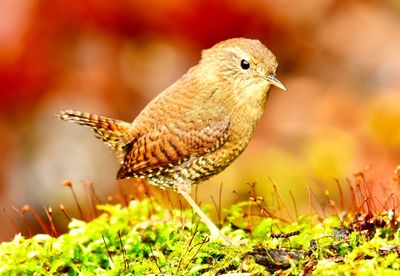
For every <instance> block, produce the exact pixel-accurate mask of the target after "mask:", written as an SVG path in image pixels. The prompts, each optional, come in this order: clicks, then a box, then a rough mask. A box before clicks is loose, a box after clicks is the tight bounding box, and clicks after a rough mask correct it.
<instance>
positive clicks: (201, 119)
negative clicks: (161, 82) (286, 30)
mask: <svg viewBox="0 0 400 276" xmlns="http://www.w3.org/2000/svg"><path fill="white" fill-rule="evenodd" d="M277 66H278V63H277V61H276V58H275V56H274V55H273V54H272V53H271V51H269V50H268V49H267V47H265V46H264V45H263V44H262V43H261V42H260V41H258V40H252V39H246V38H232V39H228V40H225V41H222V42H219V43H217V44H216V45H214V46H213V47H211V48H210V49H207V50H203V52H202V55H201V60H200V62H199V63H198V64H197V65H195V66H194V67H192V68H190V69H189V71H188V72H187V73H186V74H184V75H183V76H182V77H181V78H180V79H178V80H177V81H176V82H175V83H174V84H172V85H171V86H170V87H168V88H167V89H165V90H164V91H163V92H161V93H160V94H159V95H158V96H157V97H155V98H154V99H153V100H152V101H151V102H150V103H149V104H148V105H147V106H146V107H145V108H144V109H143V110H142V111H141V112H140V114H139V115H138V116H137V117H136V119H135V120H134V121H133V122H132V123H127V122H124V121H120V120H115V119H109V118H106V117H102V116H98V115H94V114H89V113H82V112H79V111H71V110H67V111H61V112H59V113H58V114H57V115H58V116H59V117H60V118H61V119H63V120H65V121H69V122H74V123H78V124H80V125H84V126H88V127H90V128H91V129H92V130H93V132H94V134H95V136H96V137H97V138H99V139H101V140H102V141H104V142H105V143H106V144H107V145H108V146H110V147H111V148H112V149H113V150H114V151H115V152H116V155H117V157H118V158H119V159H120V161H121V164H122V165H121V168H120V169H119V171H118V174H117V179H124V178H144V179H146V180H147V181H148V182H149V183H150V184H153V185H156V186H158V187H160V188H164V189H173V190H175V191H176V192H178V193H180V194H181V195H182V196H183V197H184V198H185V199H186V200H187V201H188V203H189V204H190V205H191V206H192V207H193V208H194V210H195V211H196V212H197V213H198V214H199V216H200V217H201V219H202V220H203V222H204V223H205V224H206V225H207V226H208V228H209V229H210V231H211V236H212V237H223V236H222V235H221V234H220V232H219V230H218V228H217V227H216V226H215V225H214V224H213V223H212V222H211V220H210V219H209V218H208V217H207V216H206V215H205V214H204V213H203V212H202V211H201V209H200V208H199V207H198V205H197V204H196V203H195V202H194V200H193V199H192V198H191V197H190V195H189V193H190V190H191V186H192V185H194V184H198V183H200V182H201V181H204V180H206V179H208V178H209V177H211V176H213V175H215V174H218V173H219V172H221V171H222V170H223V169H225V168H226V167H227V166H229V164H231V163H232V162H233V161H234V160H235V159H236V158H237V157H238V156H239V155H240V154H241V153H242V152H243V150H244V149H245V148H246V146H247V144H248V143H249V141H250V139H251V136H252V134H253V131H254V128H255V127H256V125H257V122H258V121H259V120H260V118H261V116H262V114H263V111H264V108H265V105H266V102H267V99H268V93H269V91H270V88H271V85H274V86H276V87H278V88H280V89H282V90H284V91H286V88H285V86H284V85H283V84H282V83H281V82H280V81H279V80H278V79H277V78H276V69H277Z"/></svg>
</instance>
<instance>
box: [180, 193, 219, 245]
mask: <svg viewBox="0 0 400 276" xmlns="http://www.w3.org/2000/svg"><path fill="white" fill-rule="evenodd" d="M178 192H179V193H180V194H181V195H182V196H183V197H184V198H185V199H186V201H187V202H188V203H189V204H190V206H192V208H193V209H194V211H195V212H196V213H197V214H198V215H199V216H200V218H201V220H202V221H203V222H204V223H205V224H206V225H207V227H208V229H210V232H211V238H220V237H223V235H222V234H221V232H220V231H219V229H218V228H217V226H215V224H214V223H213V222H212V221H211V220H210V219H209V218H208V217H207V215H206V214H204V212H203V211H202V210H201V209H200V207H199V205H197V204H196V202H195V201H194V200H193V199H192V197H191V196H190V195H189V194H188V193H187V192H186V191H178ZM224 238H225V237H224Z"/></svg>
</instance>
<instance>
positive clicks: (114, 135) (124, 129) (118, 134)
mask: <svg viewBox="0 0 400 276" xmlns="http://www.w3.org/2000/svg"><path fill="white" fill-rule="evenodd" d="M56 115H57V116H58V117H59V118H60V119H62V120H64V121H67V122H72V123H77V124H79V125H82V126H88V127H90V128H91V129H92V130H93V132H94V135H95V136H96V138H98V139H100V140H102V141H103V142H105V143H106V144H107V145H108V146H109V147H111V148H112V149H113V150H114V151H115V152H116V154H117V157H119V158H122V157H123V156H124V155H125V145H126V142H125V141H124V138H126V136H127V134H128V133H129V129H130V126H131V124H130V123H127V122H124V121H120V120H115V119H110V118H106V117H103V116H99V115H95V114H90V113H83V112H80V111H73V110H66V111H60V112H58V113H56Z"/></svg>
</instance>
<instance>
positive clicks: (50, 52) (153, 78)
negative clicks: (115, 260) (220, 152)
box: [0, 0, 400, 240]
mask: <svg viewBox="0 0 400 276" xmlns="http://www.w3.org/2000/svg"><path fill="white" fill-rule="evenodd" d="M399 30H400V3H399V1H396V0H386V1H382V0H375V1H374V0H367V1H365V0H363V1H361V0H359V1H358V0H350V1H340V0H306V1H302V3H301V5H300V4H299V3H298V2H297V1H289V0H283V1H273V0H248V1H239V0H236V1H232V0H223V1H211V0H209V1H207V0H193V1H182V0H172V1H161V0H147V1H134V0H121V1H118V2H112V1H99V0H97V1H94V0H80V1H77V0H70V1H62V0H52V1H45V0H32V1H26V0H2V1H0V131H1V140H0V152H1V153H2V158H1V159H0V205H1V206H4V207H5V210H6V211H3V213H2V216H3V217H4V218H3V219H2V221H3V223H2V228H1V230H0V240H4V239H10V238H11V237H12V236H13V234H14V232H15V230H13V228H12V225H11V223H9V219H8V217H9V216H15V215H16V213H15V212H13V210H12V208H11V206H15V207H16V208H17V209H21V207H22V206H23V205H24V204H29V205H31V206H36V208H37V209H40V208H42V206H58V204H59V203H63V204H65V205H66V208H67V209H69V210H70V212H71V213H72V214H74V212H75V211H74V210H72V209H73V208H74V204H73V203H72V202H71V199H72V196H71V193H70V192H69V191H68V189H66V188H65V187H63V186H62V185H61V184H60V183H61V181H63V180H71V181H72V182H73V183H75V184H76V185H77V189H78V190H79V191H80V194H81V196H85V192H84V191H81V190H82V189H80V188H79V187H80V186H82V185H81V184H80V183H85V182H86V180H91V181H93V183H94V185H95V187H96V190H97V192H98V193H99V194H100V196H102V197H103V198H106V197H107V196H108V195H114V194H115V193H117V192H118V187H117V184H116V182H115V180H114V178H115V174H116V171H117V169H118V163H117V161H116V160H115V158H114V155H113V153H112V152H111V151H110V150H108V149H107V148H106V147H105V146H104V145H102V143H101V142H99V141H96V140H95V139H94V138H93V137H92V134H91V133H90V132H89V131H88V130H87V129H84V128H81V127H78V126H76V125H70V124H67V123H64V122H62V121H59V120H58V119H57V118H56V117H55V116H54V113H55V112H56V111H59V110H62V109H77V110H81V111H87V112H93V113H97V114H101V115H105V116H108V117H113V118H118V119H122V120H126V121H132V120H133V119H134V117H135V116H136V115H137V114H138V112H139V111H140V110H141V109H142V108H143V107H144V106H145V105H146V103H147V102H148V101H150V100H151V99H152V98H153V97H154V96H155V95H157V94H158V93H160V92H161V91H162V90H163V89H165V88H166V87H168V86H169V85H170V84H172V83H173V82H174V81H175V80H176V79H178V78H179V77H180V76H181V75H182V74H183V73H184V72H186V70H187V69H188V68H190V67H191V66H192V65H194V64H196V63H197V61H198V59H199V57H200V51H201V49H204V48H207V47H210V46H212V45H213V44H214V43H216V42H219V41H221V40H224V39H227V38H231V37H241V36H243V37H249V38H257V39H259V40H261V41H262V42H263V43H264V44H266V45H267V46H268V47H269V48H270V49H271V50H272V52H273V53H274V54H275V55H276V56H277V59H278V61H279V64H280V66H279V68H278V77H279V79H280V80H281V81H282V82H283V83H284V84H285V86H286V87H287V88H288V90H289V93H286V94H283V93H281V92H280V91H278V90H277V89H274V90H275V91H273V93H272V96H271V97H270V101H269V103H268V105H267V109H266V112H265V116H264V117H263V120H262V122H261V123H260V126H259V127H258V129H257V131H256V134H255V136H254V139H253V140H252V142H251V144H250V145H249V147H248V149H247V150H246V151H245V153H244V154H243V155H242V156H241V157H240V158H239V159H238V160H237V161H236V162H235V163H234V164H233V165H232V166H231V167H230V168H229V169H227V170H226V171H225V172H223V173H222V174H221V175H219V176H217V177H215V178H212V179H211V180H209V181H208V182H207V183H205V184H203V185H200V187H199V190H198V195H199V198H200V200H201V201H202V202H211V200H210V196H211V195H213V196H214V198H215V197H217V194H218V190H219V187H220V184H221V183H223V196H222V199H223V204H224V205H225V206H228V205H229V204H231V203H232V202H233V201H234V199H235V196H234V195H233V193H232V191H233V190H235V191H236V192H237V193H238V194H242V195H246V193H247V191H248V190H249V186H248V185H246V183H249V182H256V183H257V190H258V191H259V193H260V194H264V195H265V196H266V197H267V196H268V195H269V194H270V191H271V189H272V183H274V184H276V185H277V187H278V189H279V191H280V194H281V196H282V198H283V199H284V200H287V201H289V200H290V194H289V191H291V192H292V193H293V194H294V197H295V199H296V204H297V206H298V209H299V210H300V211H303V212H304V211H305V210H306V209H307V204H308V203H307V201H308V195H307V189H308V187H311V188H312V189H313V191H314V193H316V194H321V195H323V194H324V192H325V191H326V190H329V191H330V195H331V196H332V198H336V199H337V197H338V193H337V191H336V184H335V181H334V180H333V179H334V178H337V179H339V180H340V181H342V182H343V183H344V184H345V183H346V179H347V178H351V177H352V175H353V173H355V172H357V171H359V170H365V169H366V168H369V169H368V175H369V177H371V178H372V179H374V181H375V183H376V190H375V188H374V191H373V192H374V194H375V195H376V197H378V198H381V199H382V200H384V199H383V198H385V197H387V194H388V193H390V192H391V191H394V192H398V188H399V187H398V185H399V183H396V182H395V181H393V171H394V169H395V167H396V166H397V165H398V164H400V155H399V153H400V108H399V106H400V94H399V93H400V55H399V50H400V32H399ZM382 187H384V188H382ZM83 190H84V189H83ZM396 196H397V201H398V194H396ZM244 198H245V196H244ZM55 215H56V214H55ZM16 220H17V219H16Z"/></svg>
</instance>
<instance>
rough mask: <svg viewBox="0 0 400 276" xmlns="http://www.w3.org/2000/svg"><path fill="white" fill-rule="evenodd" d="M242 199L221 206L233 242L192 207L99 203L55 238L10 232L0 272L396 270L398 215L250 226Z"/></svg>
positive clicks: (0, 249)
mask: <svg viewBox="0 0 400 276" xmlns="http://www.w3.org/2000/svg"><path fill="white" fill-rule="evenodd" d="M245 205H246V204H245V203H243V202H242V203H239V204H237V205H234V206H232V208H231V209H230V210H227V211H228V213H229V216H228V217H227V220H226V221H227V222H226V225H224V226H223V229H222V231H223V232H224V233H225V234H226V235H227V236H229V237H230V238H231V239H232V240H234V241H235V243H236V244H237V245H231V246H227V245H223V244H221V243H220V242H219V241H209V240H208V237H207V233H208V232H207V229H206V228H205V226H204V225H203V224H201V223H199V222H198V220H197V217H196V216H194V215H193V213H192V211H191V210H186V211H183V212H181V211H180V210H170V211H166V210H164V209H162V208H161V207H160V206H158V205H157V204H156V203H154V202H153V201H152V200H150V199H146V200H143V201H140V202H139V201H131V202H130V205H129V206H128V207H126V208H125V207H121V206H119V205H114V206H112V205H103V206H98V208H99V209H100V210H102V211H103V214H101V215H100V216H99V217H98V218H97V219H95V220H93V221H91V222H89V223H86V222H83V221H79V220H73V221H72V222H71V223H70V224H69V229H70V230H69V232H68V233H66V234H64V235H61V236H60V237H58V238H54V237H51V236H48V235H36V236H34V237H32V238H24V237H22V236H21V235H16V236H15V238H14V240H12V241H10V242H3V243H2V244H1V245H0V274H3V275H4V274H29V275H31V274H40V275H46V274H62V273H67V274H69V275H78V274H79V275H92V274H96V275H121V274H127V275H142V274H150V273H154V274H160V273H164V274H167V275H172V274H174V275H199V274H204V275H214V274H224V273H234V272H236V273H238V272H250V273H251V274H266V273H268V272H269V273H274V272H276V273H279V272H281V273H284V274H299V273H302V272H308V271H312V270H313V271H314V273H316V274H325V275H326V274H329V273H332V274H337V273H343V274H344V275H350V274H354V273H361V274H362V273H365V274H369V273H373V272H374V273H378V274H379V273H381V274H391V273H395V272H397V273H400V259H399V253H400V248H399V247H398V246H397V245H398V244H400V235H399V230H398V221H395V220H393V219H391V220H390V221H387V220H388V218H387V216H379V222H380V224H378V223H375V224H374V222H376V221H378V220H373V217H371V216H368V217H366V218H367V219H368V223H364V222H366V220H365V221H363V220H359V219H358V220H355V219H354V218H351V217H347V218H346V221H347V222H346V223H345V224H346V225H347V226H346V227H345V226H344V224H342V223H341V222H340V221H339V219H338V218H336V217H330V218H327V219H325V220H323V221H322V222H320V223H316V224H313V225H311V224H310V221H313V220H315V219H316V218H315V217H313V218H310V217H300V218H299V219H298V221H296V222H292V223H288V222H282V221H280V220H278V219H273V218H260V219H259V221H258V222H257V224H256V225H255V226H254V227H253V228H251V229H250V230H249V229H248V228H246V220H245V219H244V218H243V212H242V211H243V208H244V206H245ZM241 210H242V211H241ZM233 222H235V223H233ZM383 222H384V223H383ZM371 224H373V225H375V226H376V227H375V228H374V227H372V226H371ZM238 225H239V226H240V227H238ZM367 226H368V227H367ZM234 229H235V230H234ZM272 232H273V233H275V234H274V235H271V233H272Z"/></svg>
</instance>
